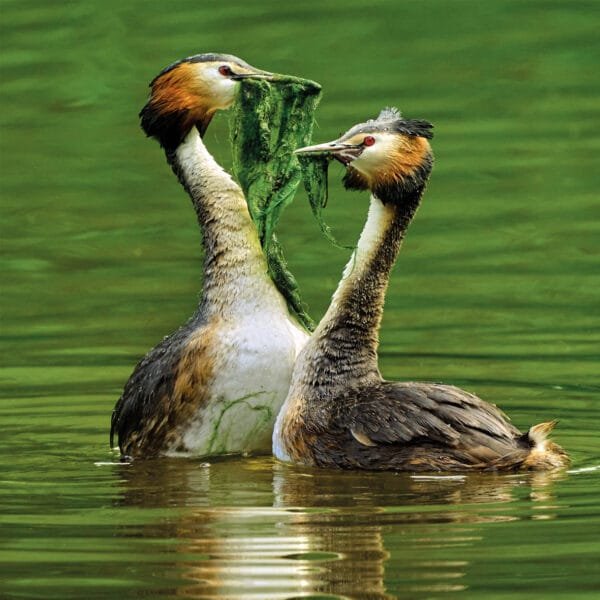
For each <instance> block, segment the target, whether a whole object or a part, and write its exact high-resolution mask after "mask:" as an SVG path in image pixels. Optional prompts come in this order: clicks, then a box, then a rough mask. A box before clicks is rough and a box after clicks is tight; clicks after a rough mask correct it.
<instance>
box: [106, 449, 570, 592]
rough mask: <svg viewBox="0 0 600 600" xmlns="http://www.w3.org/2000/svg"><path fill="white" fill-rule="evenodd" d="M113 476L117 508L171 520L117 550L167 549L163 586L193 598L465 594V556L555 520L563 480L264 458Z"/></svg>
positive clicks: (123, 469) (158, 464) (468, 573)
mask: <svg viewBox="0 0 600 600" xmlns="http://www.w3.org/2000/svg"><path fill="white" fill-rule="evenodd" d="M116 468H117V469H118V470H119V473H120V475H121V477H122V480H121V482H120V484H119V489H120V493H119V497H118V500H117V501H116V502H117V504H118V506H119V507H128V508H133V507H135V508H137V509H143V510H153V509H163V508H165V507H169V508H170V513H171V515H172V516H171V517H170V518H169V519H167V520H164V521H163V522H161V523H160V524H156V523H152V524H147V525H144V526H143V527H136V528H135V532H136V533H135V534H133V535H132V532H131V530H130V528H129V527H127V528H126V531H128V532H129V535H123V536H122V537H123V543H124V544H125V545H127V538H128V537H129V536H132V537H134V538H135V539H138V538H141V539H143V540H146V541H150V540H156V541H159V540H173V544H172V546H171V551H172V553H173V554H171V555H170V558H169V560H168V565H165V568H164V570H163V573H162V577H164V578H166V579H174V580H179V584H178V585H177V586H176V587H174V588H169V594H173V595H174V596H177V597H179V596H181V597H190V598H264V599H267V598H268V599H271V598H273V599H275V598H291V597H315V598H316V597H332V598H342V597H353V598H354V597H356V598H396V597H398V596H397V595H396V594H406V593H409V594H413V596H411V597H428V594H431V593H435V594H439V593H444V592H456V591H461V590H467V589H468V588H469V587H470V586H471V585H472V584H471V581H472V579H476V573H473V571H474V570H475V571H477V567H474V566H473V565H472V564H471V561H469V560H466V559H465V558H464V555H465V551H468V553H469V554H473V555H475V557H476V556H477V555H478V554H479V552H483V553H484V552H486V549H488V548H489V547H490V546H491V545H492V544H493V539H492V536H493V535H494V534H493V529H492V528H493V526H494V525H495V524H504V525H506V524H508V523H513V522H514V523H517V522H521V521H524V520H553V519H555V518H556V517H557V515H558V513H559V512H560V511H561V510H563V509H564V506H561V505H560V503H558V502H557V499H556V498H555V496H554V485H555V484H556V482H558V481H561V480H562V479H564V478H565V477H566V475H565V474H523V475H512V476H506V475H504V476H493V475H482V476H468V477H466V476H449V477H444V476H439V475H432V476H427V475H424V476H410V475H398V474H391V473H388V474H386V473H379V474H354V473H342V474H340V473H336V472H331V471H321V472H315V471H314V470H309V469H301V468H296V467H289V466H286V465H281V464H278V463H274V462H272V461H271V460H269V459H262V460H259V459H255V460H247V461H219V462H216V463H213V464H208V463H197V462H196V463H194V462H190V461H153V462H148V463H138V464H133V465H128V466H119V467H116ZM392 549H393V552H390V550H392ZM453 549H454V550H453ZM453 552H456V556H455V557H451V555H452V553H453ZM490 558H493V557H490ZM153 587H154V584H153ZM402 597H404V596H402Z"/></svg>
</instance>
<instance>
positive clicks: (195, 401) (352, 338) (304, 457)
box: [111, 54, 568, 471]
mask: <svg viewBox="0 0 600 600" xmlns="http://www.w3.org/2000/svg"><path fill="white" fill-rule="evenodd" d="M268 76H269V74H267V73H265V72H263V71H258V70H257V69H253V68H252V67H250V66H249V65H247V64H246V63H244V62H243V61H240V60H239V59H236V58H235V57H231V56H227V55H214V54H210V55H199V56H197V57H192V58H190V59H185V60H184V61H181V62H179V63H176V64H175V65H173V66H171V67H169V68H168V69H166V70H165V71H163V72H162V73H161V74H160V75H159V76H158V77H157V78H156V79H155V80H154V81H153V82H152V84H151V85H152V94H151V97H150V100H149V101H148V104H147V105H146V107H144V109H143V111H142V126H143V127H144V129H145V131H146V133H147V134H148V135H151V136H154V137H156V138H157V139H158V140H159V141H160V143H161V145H162V146H163V147H164V149H165V152H166V154H167V159H168V160H169V163H170V164H171V166H172V167H173V170H174V171H175V172H176V174H177V175H178V177H179V179H180V181H181V183H182V184H183V185H184V187H185V188H186V189H187V191H188V193H189V194H190V196H191V197H192V201H193V203H194V207H195V208H196V212H197V214H198V219H199V222H200V225H201V227H202V229H203V234H204V249H205V283H204V291H203V296H202V299H201V302H200V306H199V308H198V311H197V313H196V314H195V315H194V317H192V319H191V320H190V321H189V322H188V323H187V324H186V325H185V326H183V327H182V328H181V329H180V330H178V331H177V332H176V333H175V334H173V335H172V336H170V337H169V338H166V339H165V340H164V341H163V342H162V343H161V344H159V346H157V347H156V348H155V349H154V350H152V351H151V352H150V353H149V354H148V355H147V356H146V357H145V358H144V359H143V360H142V361H141V362H140V363H139V365H138V366H137V367H136V370H135V371H134V373H133V375H132V376H131V378H130V380H129V382H128V383H127V385H126V387H125V390H124V392H123V395H122V396H121V398H120V400H119V401H118V403H117V406H116V407H115V412H114V415H113V423H112V428H111V431H112V432H114V431H116V432H117V433H118V435H119V445H120V448H121V451H122V452H123V453H124V454H128V455H132V456H148V455H155V454H170V453H180V452H181V453H192V454H196V455H207V454H218V453H240V452H261V451H263V450H265V449H266V448H265V439H266V438H268V437H269V435H270V432H271V429H272V427H273V419H274V417H275V415H276V414H277V411H278V409H279V406H281V404H282V403H283V406H282V407H281V410H279V414H278V416H277V420H276V423H275V428H274V431H273V439H272V442H273V446H272V447H273V453H274V454H275V456H276V457H277V458H279V459H280V460H283V461H287V462H293V463H300V464H307V465H315V466H322V467H336V468H347V469H371V470H390V469H391V470H408V471H432V470H438V471H439V470H486V469H489V470H514V469H551V468H557V467H561V466H564V465H566V464H567V463H568V458H567V456H566V454H565V453H564V451H563V450H562V449H561V448H560V447H559V446H557V445H556V444H554V443H552V442H550V441H549V440H547V434H548V433H549V432H550V431H551V430H552V427H553V426H554V422H548V423H542V424H540V425H536V426H534V427H532V428H531V429H530V430H529V431H528V432H526V433H522V432H520V431H519V430H517V429H516V428H515V427H514V426H513V425H511V424H510V423H509V421H508V420H507V418H506V417H505V416H504V415H503V413H502V412H501V411H500V410H498V409H497V408H496V407H495V406H493V405H491V404H488V403H486V402H484V401H483V400H481V399H479V398H477V397H476V396H474V395H472V394H469V393H468V392H465V391H463V390H460V389H458V388H456V387H453V386H447V385H442V384H432V383H420V382H402V383H400V382H386V381H384V380H383V379H382V377H381V374H380V372H379V369H378V364H377V347H378V331H379V327H380V323H381V317H382V313H383V304H384V297H385V292H386V289H387V285H388V280H389V275H390V271H391V268H392V266H393V264H394V262H395V260H396V257H397V255H398V252H399V250H400V245H401V242H402V240H403V238H404V235H405V233H406V230H407V228H408V226H409V224H410V222H411V220H412V218H413V216H414V214H415V212H416V210H417V208H418V206H419V204H420V201H421V197H422V195H423V192H424V189H425V186H426V183H427V180H428V178H429V175H430V172H431V168H432V165H433V155H432V151H431V147H430V144H429V139H431V137H432V133H431V129H432V126H431V125H430V124H429V123H427V122H426V121H417V120H407V119H403V118H402V117H401V116H400V114H399V113H398V112H397V111H396V110H394V109H384V110H383V111H382V112H381V114H380V115H379V117H378V118H377V119H375V120H371V121H367V122H366V123H362V124H359V125H356V126H355V127H353V128H352V129H350V130H349V131H348V132H347V133H346V134H344V135H343V136H342V137H341V138H339V139H338V140H335V141H333V142H329V143H326V144H320V145H317V146H311V147H307V148H303V149H300V150H298V151H297V152H299V153H314V152H318V153H326V154H329V155H331V156H332V157H334V158H336V159H338V160H339V161H340V162H342V163H343V164H344V165H345V166H346V169H347V171H346V175H345V177H344V184H345V186H346V187H347V188H348V189H358V190H369V191H370V192H371V204H370V208H369V215H368V219H367V222H366V224H365V227H364V229H363V232H362V234H361V236H360V240H359V243H358V246H357V249H356V251H355V253H354V255H353V256H352V258H351V259H350V261H349V263H348V265H347V267H346V269H345V271H344V275H343V277H342V280H341V282H340V284H339V286H338V289H337V290H336V292H335V294H334V296H333V299H332V302H331V305H330V307H329V309H328V310H327V313H326V314H325V316H324V317H323V319H322V320H321V322H320V324H319V326H318V327H317V329H316V331H315V332H314V333H313V335H312V336H311V337H310V339H308V335H307V334H306V333H305V332H304V331H303V330H302V329H301V328H300V327H299V325H298V324H297V323H295V322H294V320H293V319H292V318H291V317H290V315H289V313H288V312H287V309H286V306H285V302H284V300H283V298H282V297H281V296H280V295H279V293H278V292H277V290H276V289H275V287H274V285H273V284H272V283H271V281H270V280H269V278H268V275H267V274H266V265H265V261H264V258H263V256H262V252H261V249H260V245H259V243H258V238H257V234H256V231H255V230H254V227H253V225H252V222H251V220H250V217H249V215H248V210H247V208H246V204H245V201H244V198H243V194H242V192H241V190H240V189H239V187H238V186H237V185H236V184H235V183H234V182H233V181H232V180H231V178H230V177H229V176H228V175H227V174H226V173H225V172H224V171H223V170H222V169H221V168H220V167H219V166H218V165H217V164H216V163H215V162H214V160H213V159H212V157H211V156H210V155H209V154H208V152H207V150H206V148H205V146H204V145H203V143H202V140H201V137H200V134H201V133H203V132H204V131H205V130H206V126H207V125H208V122H209V120H210V117H211V116H212V114H213V113H214V111H215V110H217V109H223V108H227V107H228V106H229V105H230V104H231V102H232V100H233V93H234V90H235V85H236V83H235V82H236V81H237V80H238V79H240V78H243V77H266V78H268ZM284 399H285V402H284ZM261 419H262V420H261ZM224 421H225V422H224Z"/></svg>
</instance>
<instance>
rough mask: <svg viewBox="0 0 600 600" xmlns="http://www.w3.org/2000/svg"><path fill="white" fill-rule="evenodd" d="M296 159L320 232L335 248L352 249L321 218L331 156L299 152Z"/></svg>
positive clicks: (325, 200) (327, 193)
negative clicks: (298, 162)
mask: <svg viewBox="0 0 600 600" xmlns="http://www.w3.org/2000/svg"><path fill="white" fill-rule="evenodd" d="M298 159H299V160H300V168H301V169H302V178H303V181H304V189H305V190H306V195H307V196H308V201H309V203H310V208H311V210H312V213H313V215H314V217H315V219H316V220H317V223H318V224H319V228H320V229H321V232H322V233H323V235H324V236H325V237H326V238H327V239H328V240H329V241H330V242H331V243H332V244H333V245H334V246H336V247H337V248H341V249H343V250H354V246H344V245H343V244H340V243H339V242H338V241H337V240H336V239H335V237H334V236H333V233H331V228H330V227H329V225H327V223H326V222H325V219H324V218H323V209H324V208H325V207H326V206H327V199H328V196H329V186H328V185H327V173H328V170H329V163H330V162H331V157H330V156H328V155H327V154H325V153H311V154H303V155H302V154H301V155H299V156H298Z"/></svg>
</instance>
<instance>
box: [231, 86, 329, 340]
mask: <svg viewBox="0 0 600 600" xmlns="http://www.w3.org/2000/svg"><path fill="white" fill-rule="evenodd" d="M320 95H321V86H320V85H319V84H318V83H315V82H314V81H309V80H306V79H299V78H296V77H289V76H284V75H281V76H276V77H275V78H274V80H272V81H270V82H267V81H264V80H252V79H246V80H243V81H242V82H241V86H240V90H239V92H238V96H237V100H236V102H235V103H234V106H233V110H232V111H231V123H230V131H231V141H232V148H233V172H234V176H235V177H236V178H237V180H238V181H239V183H240V185H241V187H242V189H243V190H244V194H245V196H246V201H247V203H248V209H249V211H250V215H251V217H252V220H253V221H254V224H255V225H256V228H257V230H258V235H259V239H260V242H261V244H262V247H263V250H264V252H265V255H266V257H267V264H268V267H269V274H270V276H271V278H272V279H273V282H274V283H275V285H276V286H277V288H278V289H279V291H280V292H281V294H282V295H283V297H284V298H285V299H286V301H287V304H288V307H289V309H290V311H291V312H292V313H293V314H295V315H296V317H297V318H298V320H299V322H300V323H301V324H302V325H303V326H304V327H305V328H306V329H307V330H309V331H312V330H313V329H314V322H313V320H312V319H311V317H310V315H309V314H308V312H307V309H306V305H305V304H304V302H303V301H302V298H301V296H300V290H299V287H298V283H297V282H296V280H295V278H294V276H293V275H292V273H291V272H290V270H289V268H288V265H287V262H286V260H285V256H284V254H283V248H282V247H281V244H280V243H279V241H278V239H277V236H276V235H275V228H276V226H277V223H278V221H279V219H280V217H281V213H282V211H283V210H284V209H285V207H286V206H288V205H289V204H290V202H292V200H293V199H294V195H295V192H296V189H297V187H298V185H299V183H300V180H301V179H302V178H303V173H302V168H301V165H300V161H299V160H298V158H297V157H296V156H295V155H294V153H293V152H294V150H296V148H299V147H301V146H306V145H307V144H308V143H309V142H310V139H311V136H312V129H313V125H314V111H315V108H316V106H317V104H318V102H319V99H320ZM311 177H312V178H314V180H311V181H310V183H309V184H308V185H309V186H311V190H313V192H312V193H313V195H314V197H315V198H320V199H322V198H325V197H326V194H327V179H326V176H325V177H322V174H321V176H319V173H318V169H314V168H312V167H311V168H309V169H307V168H305V169H304V180H305V186H306V185H307V183H306V181H307V180H309V179H310V178H311ZM323 185H324V189H323ZM308 189H309V188H308V187H307V190H308ZM312 202H313V201H312V200H311V205H312ZM319 202H321V205H322V200H319ZM313 212H314V209H313Z"/></svg>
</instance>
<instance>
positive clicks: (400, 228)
mask: <svg viewBox="0 0 600 600" xmlns="http://www.w3.org/2000/svg"><path fill="white" fill-rule="evenodd" d="M421 195H422V189H421V190H419V191H415V192H411V193H410V194H408V195H407V196H404V197H402V198H401V199H399V200H398V201H396V202H387V203H385V204H384V203H383V202H382V201H381V200H379V198H377V197H376V196H374V195H373V196H371V205H370V208H369V216H368V218H367V222H366V223H365V226H364V228H363V231H362V234H361V236H360V240H359V242H358V246H357V248H356V250H355V252H354V253H353V255H352V257H351V258H350V261H349V262H348V264H347V265H346V268H345V270H344V275H343V276H342V279H341V281H340V283H339V285H338V287H337V290H336V292H335V294H334V296H333V299H332V302H331V304H330V306H329V309H328V310H327V312H326V314H325V316H324V317H323V319H322V320H321V322H320V324H319V326H318V327H317V329H316V331H315V332H314V334H313V336H312V338H311V340H310V341H309V344H308V345H307V348H306V350H305V352H306V362H305V364H307V365H312V368H309V370H311V371H312V372H311V373H310V374H309V375H308V378H307V380H306V381H305V383H306V382H310V383H311V385H317V386H328V385H329V384H330V383H331V384H333V385H335V384H336V382H335V379H336V377H339V376H343V377H344V380H345V381H346V383H349V380H354V381H365V380H369V379H370V378H376V379H378V380H379V379H380V378H381V375H380V374H379V369H378V367H377V348H378V345H379V327H380V324H381V318H382V315H383V305H384V300H385V292H386V290H387V286H388V281H389V276H390V271H391V269H392V267H393V265H394V262H395V261H396V258H397V256H398V252H399V250H400V245H401V243H402V239H403V238H404V234H405V232H406V229H407V227H408V225H409V224H410V221H411V220H412V217H413V215H414V213H415V211H416V210H417V208H418V205H419V201H420V199H421Z"/></svg>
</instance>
